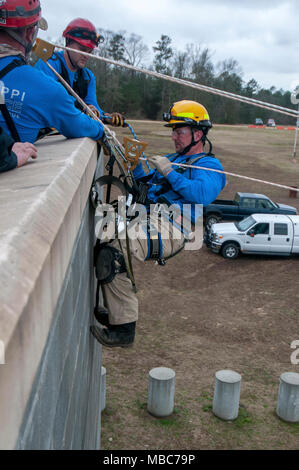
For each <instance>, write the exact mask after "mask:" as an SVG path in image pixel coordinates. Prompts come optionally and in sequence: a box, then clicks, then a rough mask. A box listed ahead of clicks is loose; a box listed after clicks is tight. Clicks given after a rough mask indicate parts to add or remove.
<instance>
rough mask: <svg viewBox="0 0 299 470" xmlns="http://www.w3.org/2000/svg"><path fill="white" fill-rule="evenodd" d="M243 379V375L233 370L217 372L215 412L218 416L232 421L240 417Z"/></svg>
mask: <svg viewBox="0 0 299 470" xmlns="http://www.w3.org/2000/svg"><path fill="white" fill-rule="evenodd" d="M241 380H242V377H241V375H240V374H238V373H237V372H234V371H233V370H219V371H218V372H216V374H215V389H214V400H213V413H214V415H216V416H218V418H221V419H224V420H226V421H232V420H234V419H236V418H237V417H238V414H239V402H240V391H241Z"/></svg>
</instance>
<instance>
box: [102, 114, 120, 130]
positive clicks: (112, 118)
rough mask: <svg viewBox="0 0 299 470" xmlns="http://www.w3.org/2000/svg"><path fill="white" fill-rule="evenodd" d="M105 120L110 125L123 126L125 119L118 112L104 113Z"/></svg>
mask: <svg viewBox="0 0 299 470" xmlns="http://www.w3.org/2000/svg"><path fill="white" fill-rule="evenodd" d="M105 121H106V122H107V124H110V125H111V126H115V127H125V120H124V118H123V116H122V115H121V114H120V113H111V114H106V118H105Z"/></svg>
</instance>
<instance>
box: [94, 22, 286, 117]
mask: <svg viewBox="0 0 299 470" xmlns="http://www.w3.org/2000/svg"><path fill="white" fill-rule="evenodd" d="M98 31H99V33H101V34H102V35H103V36H104V37H105V41H104V42H103V43H101V44H100V47H99V55H101V56H103V57H107V58H111V59H114V60H116V61H119V62H124V63H126V64H130V65H133V66H136V67H145V68H147V69H149V70H154V71H157V72H160V73H163V74H166V75H170V76H173V77H178V78H182V79H186V80H188V81H194V82H197V83H200V84H202V85H207V86H210V87H213V88H218V89H221V90H225V91H229V92H232V93H236V94H238V95H243V96H247V97H250V98H255V99H258V100H261V101H266V102H269V103H273V104H277V105H280V106H284V107H287V108H293V109H294V108H295V106H294V105H292V104H291V100H290V96H291V93H290V92H289V91H284V90H282V89H279V90H277V89H276V88H275V87H274V86H272V87H271V88H269V89H265V88H262V87H260V86H259V84H258V83H257V81H256V80H255V79H254V78H252V79H251V80H249V81H248V82H245V81H244V80H243V78H242V75H243V74H242V69H241V67H240V65H239V64H238V62H237V61H236V60H234V59H233V58H228V59H225V60H223V61H220V62H218V63H217V64H215V63H213V60H212V52H211V50H210V49H209V48H208V47H205V46H201V45H200V44H188V45H187V46H186V47H185V49H184V50H178V49H176V48H174V47H173V45H172V40H171V38H170V37H169V36H167V35H164V34H162V35H161V37H160V39H159V40H157V41H156V42H155V44H154V46H153V47H152V50H153V53H154V54H153V59H151V61H149V57H150V49H149V47H148V46H147V45H146V44H145V43H144V42H143V39H142V37H141V36H139V35H137V34H134V33H131V34H128V33H127V32H125V31H121V32H113V31H110V30H104V29H99V30H98ZM88 67H89V68H90V69H91V70H92V71H93V72H94V74H95V76H96V80H97V95H98V99H99V104H100V106H101V107H102V108H103V109H104V110H105V111H107V112H111V111H115V110H117V111H120V112H123V113H125V115H126V117H127V118H146V119H153V120H155V119H162V113H163V112H167V111H168V110H169V107H170V106H171V104H172V103H174V102H175V101H178V100H181V99H190V100H195V101H199V102H201V103H202V104H204V106H206V108H207V109H208V111H209V114H210V117H211V119H212V121H213V122H214V123H223V124H250V123H254V121H255V118H256V117H259V118H261V119H263V121H264V122H266V121H267V119H268V118H274V119H275V121H276V123H279V124H294V121H295V120H294V119H292V118H291V117H288V116H284V115H283V114H279V113H273V112H272V111H270V110H267V109H262V108H259V107H255V106H252V105H246V104H244V103H240V102H238V101H234V100H231V99H228V98H223V97H220V96H217V95H213V94H210V93H207V92H204V91H199V90H194V89H192V88H187V87H185V86H182V85H178V84H175V83H172V82H168V81H166V80H162V79H157V78H154V77H150V76H147V75H145V74H143V73H138V72H135V71H130V70H128V69H124V68H120V67H117V66H112V65H109V64H107V63H104V62H100V61H99V60H92V59H91V60H90V61H89V64H88Z"/></svg>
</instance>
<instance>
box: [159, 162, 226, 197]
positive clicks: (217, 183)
mask: <svg viewBox="0 0 299 470" xmlns="http://www.w3.org/2000/svg"><path fill="white" fill-rule="evenodd" d="M199 166H203V167H206V168H214V169H216V170H220V171H223V168H222V166H221V164H220V162H219V160H217V159H213V161H211V160H210V161H206V162H204V160H202V161H201V162H200V165H199ZM191 171H192V179H188V178H186V177H185V176H184V174H180V173H178V172H176V171H174V170H173V171H171V172H170V173H169V174H168V176H167V178H166V179H167V181H168V182H169V183H170V184H171V186H172V188H173V190H174V191H176V192H177V193H179V194H180V195H181V196H182V198H183V199H184V200H187V201H190V202H191V203H197V204H203V205H204V206H205V205H207V204H210V203H211V202H213V201H214V200H215V199H216V197H217V196H218V194H219V193H220V192H221V190H222V189H223V188H224V186H225V183H226V178H225V175H224V174H222V173H217V172H214V171H208V170H196V169H192V170H191Z"/></svg>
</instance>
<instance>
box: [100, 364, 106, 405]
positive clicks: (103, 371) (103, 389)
mask: <svg viewBox="0 0 299 470" xmlns="http://www.w3.org/2000/svg"><path fill="white" fill-rule="evenodd" d="M105 408H106V368H105V367H103V366H102V368H101V412H102V411H104V409H105Z"/></svg>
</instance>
